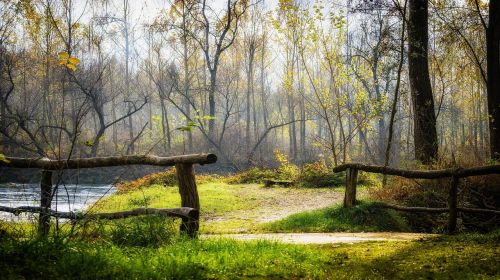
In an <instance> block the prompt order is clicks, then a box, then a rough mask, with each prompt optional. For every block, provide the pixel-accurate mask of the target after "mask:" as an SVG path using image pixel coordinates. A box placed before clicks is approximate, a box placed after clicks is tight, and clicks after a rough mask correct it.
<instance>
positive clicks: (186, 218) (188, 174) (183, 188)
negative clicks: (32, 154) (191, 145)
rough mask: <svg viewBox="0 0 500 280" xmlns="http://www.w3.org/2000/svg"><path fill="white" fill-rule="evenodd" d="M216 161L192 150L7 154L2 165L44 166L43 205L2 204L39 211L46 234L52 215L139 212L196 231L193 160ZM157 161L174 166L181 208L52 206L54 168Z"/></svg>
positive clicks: (14, 209)
mask: <svg viewBox="0 0 500 280" xmlns="http://www.w3.org/2000/svg"><path fill="white" fill-rule="evenodd" d="M216 161H217V156H216V155H214V154H192V155H181V156H172V157H157V156H115V157H96V158H80V159H69V160H52V159H48V158H36V159H35V158H13V157H7V158H6V160H4V161H0V166H5V167H16V168H38V169H42V178H41V182H40V207H31V206H21V207H5V206H0V211H3V212H9V213H14V214H16V215H17V214H19V213H21V212H31V213H39V219H38V229H39V232H40V233H41V234H42V235H47V234H48V233H49V230H50V217H57V218H65V219H71V220H82V219H120V218H126V217H131V216H138V215H149V214H159V215H163V216H168V217H176V218H181V219H182V224H181V231H182V232H185V233H187V234H188V235H190V236H194V235H196V234H197V232H198V229H199V209H200V200H199V196H198V189H197V186H196V180H195V174H194V168H193V165H194V164H201V165H203V164H210V163H215V162H216ZM138 164H141V165H156V166H175V169H176V175H177V179H178V182H179V194H180V196H181V208H174V209H155V208H136V209H133V210H130V211H124V212H115V213H96V214H87V213H85V214H83V213H74V212H57V211H54V210H51V203H52V197H53V193H54V192H53V186H52V172H53V171H54V170H65V169H79V168H98V167H108V166H123V165H138Z"/></svg>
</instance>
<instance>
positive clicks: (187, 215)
mask: <svg viewBox="0 0 500 280" xmlns="http://www.w3.org/2000/svg"><path fill="white" fill-rule="evenodd" d="M43 210H44V209H43V208H42V207H36V206H20V207H6V206H0V211H2V212H8V213H12V214H14V215H16V216H17V215H19V214H21V213H40V212H41V211H43ZM153 214H156V215H160V216H164V217H172V218H184V219H198V216H199V211H198V210H197V209H194V208H190V207H181V208H171V209H166V208H144V207H142V208H136V209H132V210H129V211H122V212H113V213H83V212H59V211H54V210H52V209H49V210H48V211H47V215H48V216H51V217H54V218H60V219H69V220H116V219H124V218H128V217H135V216H141V215H153Z"/></svg>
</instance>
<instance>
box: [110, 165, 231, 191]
mask: <svg viewBox="0 0 500 280" xmlns="http://www.w3.org/2000/svg"><path fill="white" fill-rule="evenodd" d="M220 179H221V176H218V175H207V174H196V182H197V183H201V184H202V183H209V182H213V181H217V180H220ZM151 185H163V186H175V185H177V175H176V173H175V168H169V169H167V170H165V171H163V172H158V173H151V174H148V175H146V176H144V177H141V178H139V179H136V180H133V181H129V182H119V183H117V184H116V185H115V186H116V188H117V189H118V191H119V192H127V191H130V190H135V189H139V188H142V187H148V186H151Z"/></svg>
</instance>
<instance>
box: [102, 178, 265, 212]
mask: <svg viewBox="0 0 500 280" xmlns="http://www.w3.org/2000/svg"><path fill="white" fill-rule="evenodd" d="M255 186H257V185H255ZM240 190H241V185H228V184H225V183H222V182H218V183H205V184H201V185H200V186H199V187H198V193H199V196H200V204H201V205H202V209H201V211H202V212H203V213H204V214H205V215H210V214H218V213H223V212H226V211H233V210H241V209H251V208H252V207H255V205H253V204H252V203H251V201H252V200H257V199H258V194H257V193H254V194H247V195H245V196H238V195H237V194H238V192H239V191H240ZM180 204H181V201H180V196H179V190H178V188H177V187H176V186H173V187H165V186H161V185H152V186H149V187H145V188H141V189H137V190H133V191H130V192H124V193H117V194H114V195H112V196H109V197H107V198H104V199H103V200H101V201H100V202H98V203H97V204H96V205H95V206H94V209H95V210H96V211H98V212H113V211H123V210H128V209H132V208H136V207H153V208H175V207H180Z"/></svg>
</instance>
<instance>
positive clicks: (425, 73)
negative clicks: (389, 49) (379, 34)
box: [408, 0, 438, 164]
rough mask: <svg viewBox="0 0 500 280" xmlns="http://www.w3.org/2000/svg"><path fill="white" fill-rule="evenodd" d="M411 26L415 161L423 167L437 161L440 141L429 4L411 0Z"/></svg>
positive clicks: (409, 53) (411, 82) (425, 1)
mask: <svg viewBox="0 0 500 280" xmlns="http://www.w3.org/2000/svg"><path fill="white" fill-rule="evenodd" d="M409 9H410V10H409V26H408V42H409V47H408V65H409V77H410V91H411V98H412V103H413V125H414V132H413V139H414V145H415V158H416V159H417V160H419V161H421V162H422V163H424V164H428V163H431V162H432V161H433V160H435V159H436V156H437V152H438V141H437V132H436V115H435V112H434V99H433V96H432V88H431V81H430V78H429V62H428V52H427V50H428V44H429V28H428V17H429V12H428V2H427V0H410V2H409Z"/></svg>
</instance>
